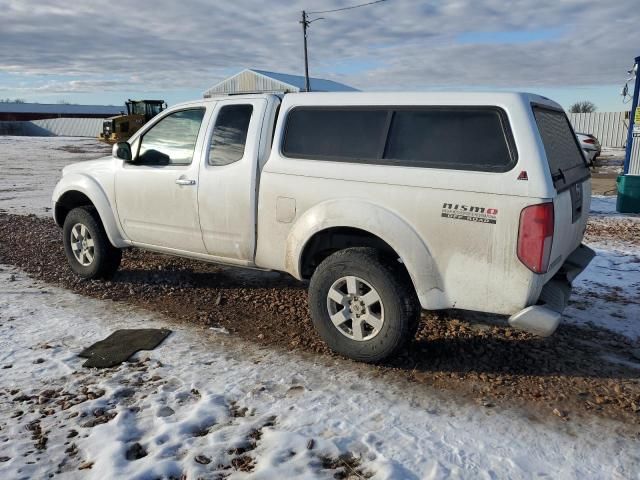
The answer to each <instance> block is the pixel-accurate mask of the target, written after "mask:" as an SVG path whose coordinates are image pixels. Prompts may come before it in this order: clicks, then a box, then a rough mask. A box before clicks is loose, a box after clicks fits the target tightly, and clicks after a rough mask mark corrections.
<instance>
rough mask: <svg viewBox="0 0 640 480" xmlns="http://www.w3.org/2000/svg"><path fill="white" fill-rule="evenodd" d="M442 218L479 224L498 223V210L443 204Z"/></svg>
mask: <svg viewBox="0 0 640 480" xmlns="http://www.w3.org/2000/svg"><path fill="white" fill-rule="evenodd" d="M441 216H442V217H444V218H454V219H456V220H467V221H469V222H478V223H496V222H497V221H498V209H497V208H486V207H473V206H471V205H461V204H457V203H443V204H442V214H441Z"/></svg>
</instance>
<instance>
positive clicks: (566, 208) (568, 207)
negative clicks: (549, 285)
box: [533, 105, 591, 275]
mask: <svg viewBox="0 0 640 480" xmlns="http://www.w3.org/2000/svg"><path fill="white" fill-rule="evenodd" d="M533 113H534V116H535V119H536V123H537V125H538V130H539V132H540V137H541V139H542V143H543V144H544V149H545V153H546V157H547V163H548V164H549V170H550V172H551V178H552V179H553V185H554V187H555V189H556V191H557V192H558V194H557V196H556V198H555V199H554V201H553V206H554V218H555V220H554V236H553V244H552V247H551V258H550V261H549V273H548V275H553V274H554V273H555V272H556V271H557V270H558V269H559V268H560V267H561V266H562V264H563V263H564V261H565V260H566V258H567V257H568V256H569V255H571V253H572V252H573V251H574V250H575V249H576V248H578V246H579V245H580V244H581V243H582V237H583V236H584V231H585V229H586V226H587V219H588V216H589V207H590V204H591V173H590V171H589V166H588V165H587V161H586V159H585V158H584V155H583V153H582V149H581V148H580V145H579V143H578V140H577V138H576V135H575V133H574V131H573V128H572V127H571V124H570V123H569V119H568V118H567V116H566V115H565V113H564V111H562V110H557V109H554V108H550V107H547V106H544V107H543V106H539V105H533Z"/></svg>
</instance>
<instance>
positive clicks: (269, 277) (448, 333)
mask: <svg viewBox="0 0 640 480" xmlns="http://www.w3.org/2000/svg"><path fill="white" fill-rule="evenodd" d="M589 228H590V229H589V235H592V236H593V235H595V234H594V228H600V227H597V226H592V225H590V227H589ZM628 228H630V229H631V231H630V233H629V238H631V239H633V238H635V239H636V240H637V225H636V224H633V225H631V226H630V227H628ZM600 234H601V232H600ZM618 234H619V233H616V236H617V235H618ZM60 237H61V235H60V231H59V229H58V228H57V227H56V226H55V225H54V224H53V222H52V221H51V220H50V219H42V218H37V217H35V216H33V215H31V216H19V215H11V214H2V213H0V261H1V262H2V263H6V264H11V265H15V266H17V267H19V268H21V269H23V270H24V271H26V272H27V273H29V274H30V275H32V276H33V277H35V278H38V279H42V280H45V281H47V282H50V283H52V284H56V285H60V286H63V287H66V288H69V289H71V290H73V291H75V292H78V293H81V294H84V295H88V296H91V297H95V298H100V299H111V300H114V301H118V302H127V303H130V304H135V305H139V306H143V307H145V308H147V309H150V310H153V311H159V312H162V313H164V314H167V315H169V316H170V317H172V318H174V319H176V320H179V321H186V322H193V323H196V324H199V325H206V326H211V327H216V328H224V329H226V330H227V331H229V332H230V333H231V334H233V335H236V336H238V337H241V338H244V339H248V340H251V341H252V342H255V343H256V344H260V345H268V346H271V347H272V348H276V349H280V350H284V351H295V350H297V351H304V352H311V353H315V354H319V355H324V356H332V355H333V354H332V353H331V352H329V350H328V349H327V347H326V346H325V345H324V344H323V343H322V342H321V341H320V340H319V339H318V337H317V336H316V334H315V333H314V331H313V329H312V328H311V323H310V319H309V314H308V310H307V302H306V300H307V294H306V290H305V287H306V286H305V285H304V284H301V283H299V282H297V281H295V280H293V279H291V278H290V277H288V276H286V275H282V274H279V273H263V272H254V271H246V270H240V269H230V268H225V267H220V266H215V265H209V264H205V263H201V262H192V261H189V260H184V259H179V258H173V257H167V256H163V255H157V254H152V253H147V252H141V251H133V250H132V251H127V252H126V253H125V255H124V258H123V263H122V266H121V269H120V271H119V272H118V273H117V274H116V276H115V277H114V279H113V280H112V281H109V282H101V281H83V280H80V279H78V278H77V277H75V276H73V275H72V274H71V272H70V270H69V268H68V267H67V264H66V259H65V258H64V253H63V250H62V241H61V238H60ZM25 238H28V239H30V240H29V241H28V242H25ZM595 294H596V295H597V293H595ZM632 301H633V300H632ZM505 325H506V322H505V319H504V318H500V317H496V316H490V315H481V314H471V313H468V312H459V311H448V312H444V313H438V314H426V313H425V314H423V318H422V324H421V326H420V329H419V332H418V334H417V338H416V340H415V341H414V342H412V344H411V345H410V346H409V347H408V349H407V350H406V351H404V352H403V353H402V354H401V355H400V356H399V357H398V358H396V359H394V360H392V361H390V362H388V363H386V364H385V365H380V366H362V372H363V375H371V376H373V377H384V378H389V379H390V380H391V379H393V380H394V381H409V382H412V383H416V384H425V385H429V386H433V387H436V388H438V389H441V390H442V391H444V392H449V393H453V394H455V395H456V396H457V397H459V398H465V399H468V400H470V401H475V402H478V403H480V404H481V405H484V406H485V407H487V408H491V407H493V406H498V405H501V404H502V405H510V406H523V407H525V408H527V409H535V410H537V411H541V412H543V413H544V412H546V413H548V414H549V415H550V416H557V417H560V418H561V419H562V420H577V419H580V418H584V417H587V416H589V415H597V416H601V417H605V418H611V419H617V420H622V421H624V422H625V423H626V424H627V426H631V427H632V428H634V429H635V431H636V432H638V430H637V427H638V426H639V425H640V381H639V378H640V367H639V366H638V364H637V360H636V358H638V356H640V348H639V347H640V344H638V340H637V339H636V340H632V339H629V338H628V337H625V336H622V335H618V334H615V333H613V332H611V331H609V330H605V329H601V328H596V327H593V328H584V327H577V326H572V325H568V324H564V325H561V327H560V328H559V330H558V332H557V333H556V334H555V335H554V336H552V337H550V338H547V339H540V338H536V337H533V336H531V335H528V334H526V333H522V332H517V331H515V330H513V329H510V328H506V327H505ZM608 359H609V360H608ZM336 360H337V361H342V360H338V359H336ZM344 361H345V362H349V361H348V360H344ZM634 362H636V363H634ZM349 363H351V362H349ZM532 411H533V410H532Z"/></svg>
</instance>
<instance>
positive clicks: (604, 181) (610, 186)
mask: <svg viewBox="0 0 640 480" xmlns="http://www.w3.org/2000/svg"><path fill="white" fill-rule="evenodd" d="M617 178H618V174H617V173H592V174H591V193H593V194H594V195H615V194H616V192H617V191H618V190H617V187H616V179H617Z"/></svg>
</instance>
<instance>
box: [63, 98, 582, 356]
mask: <svg viewBox="0 0 640 480" xmlns="http://www.w3.org/2000/svg"><path fill="white" fill-rule="evenodd" d="M590 197H591V182H590V174H589V168H588V167H587V164H586V162H585V159H584V157H583V154H582V152H581V150H580V147H579V145H578V143H577V141H576V136H575V134H574V132H573V130H572V128H571V125H570V124H569V121H568V120H567V117H566V115H565V114H564V112H563V111H562V109H561V108H560V106H559V105H558V104H556V103H554V102H552V101H550V100H549V99H547V98H544V97H541V96H537V95H530V94H523V93H441V92H438V93H359V92H358V93H300V94H285V95H278V94H245V95H229V96H221V97H218V98H213V99H207V100H198V101H194V102H188V103H183V104H181V105H176V106H174V107H172V108H169V109H168V110H166V111H164V112H163V113H162V114H160V115H158V116H157V117H156V118H154V119H153V120H152V121H151V122H150V123H148V124H147V125H145V126H144V127H143V128H142V129H141V130H140V131H138V132H137V133H136V134H135V135H134V136H133V137H132V138H131V139H130V140H129V142H121V143H118V144H116V145H114V149H113V155H112V156H111V157H108V158H105V159H101V160H95V161H87V162H82V163H78V164H74V165H70V166H68V167H66V168H65V169H64V170H63V175H62V179H61V180H60V181H59V183H58V185H57V186H56V188H55V191H54V194H53V202H54V209H53V210H54V218H55V221H56V223H57V224H58V225H59V226H60V227H62V228H63V240H64V247H65V252H66V255H67V258H68V260H69V263H70V266H71V268H72V269H73V271H74V272H76V273H77V274H78V275H80V276H82V277H85V278H98V277H108V276H110V275H112V274H113V273H114V272H115V271H116V269H117V268H118V265H119V263H120V258H121V249H123V248H128V247H138V248H143V249H147V250H151V251H155V252H161V253H164V254H172V255H179V256H183V257H189V258H193V259H198V260H203V261H207V262H217V263H222V264H226V265H236V266H240V267H249V268H259V269H268V270H279V271H283V272H288V273H289V274H291V275H293V276H294V277H295V278H297V279H300V280H305V279H310V284H309V302H310V309H311V314H312V319H313V323H314V326H315V328H316V330H317V331H318V333H319V334H320V335H321V337H322V338H323V339H324V340H325V341H326V342H327V344H328V345H329V346H330V347H331V348H332V349H334V350H335V351H337V352H339V353H341V354H343V355H346V356H349V357H352V358H355V359H358V360H362V361H369V362H375V361H380V360H382V359H384V358H386V357H388V356H389V355H392V354H394V353H395V352H397V351H398V349H399V348H400V347H401V346H402V345H403V344H404V343H405V342H406V341H407V340H409V339H411V338H412V336H413V335H414V333H415V330H416V328H417V325H418V322H419V318H420V311H421V309H427V310H438V309H449V308H458V309H468V310H476V311H482V312H490V313H496V314H502V315H507V316H508V317H509V323H510V324H511V325H512V326H514V327H517V328H521V329H525V330H527V331H530V332H532V333H536V334H539V335H550V334H551V333H553V332H554V330H555V329H556V327H557V326H558V323H559V321H560V317H561V312H562V310H563V309H564V307H565V306H566V304H567V302H568V298H569V295H570V292H571V281H572V280H573V279H574V278H575V276H576V275H577V274H579V273H580V272H581V271H582V270H583V269H584V268H585V267H586V265H587V264H588V263H589V261H590V260H591V258H592V257H593V252H592V251H591V250H590V249H589V248H588V247H585V246H583V245H582V244H581V242H582V238H583V234H584V231H585V227H586V223H587V215H588V212H589V203H590Z"/></svg>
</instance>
